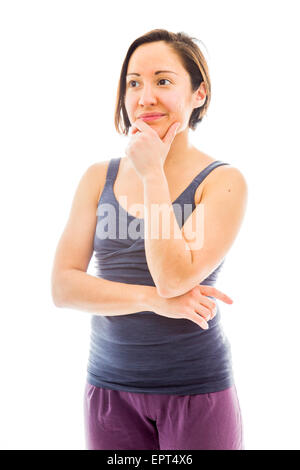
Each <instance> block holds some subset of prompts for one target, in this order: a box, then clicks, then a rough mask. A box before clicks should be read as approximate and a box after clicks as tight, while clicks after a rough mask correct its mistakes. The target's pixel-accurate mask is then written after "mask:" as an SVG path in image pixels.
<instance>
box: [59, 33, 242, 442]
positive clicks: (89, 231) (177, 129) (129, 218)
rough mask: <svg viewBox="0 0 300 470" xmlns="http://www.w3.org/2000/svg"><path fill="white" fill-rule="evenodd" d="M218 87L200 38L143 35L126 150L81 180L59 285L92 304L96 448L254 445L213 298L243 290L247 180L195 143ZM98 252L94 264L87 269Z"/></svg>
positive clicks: (122, 103) (90, 418) (67, 302)
mask: <svg viewBox="0 0 300 470" xmlns="http://www.w3.org/2000/svg"><path fill="white" fill-rule="evenodd" d="M210 94H211V84H210V77H209V72H208V67H207V63H206V61H205V58H204V56H203V54H202V52H201V51H200V49H199V47H198V46H197V45H196V44H195V42H194V41H193V38H190V37H189V36H187V35H186V34H184V33H178V34H174V33H171V32H168V31H166V30H153V31H150V32H149V33H147V34H145V35H143V36H142V37H140V38H138V39H137V40H135V41H134V42H133V43H132V45H131V46H130V48H129V50H128V52H127V55H126V58H125V60H124V63H123V66H122V70H121V76H120V82H119V88H118V96H117V105H116V110H115V126H116V129H117V131H118V132H120V131H121V132H122V133H123V134H125V135H128V131H129V128H130V127H132V133H131V136H130V139H129V143H128V146H127V148H126V153H125V154H126V156H124V157H122V158H113V159H111V160H109V161H105V162H101V163H96V164H93V165H91V166H90V167H89V168H88V169H87V171H86V172H85V174H84V175H83V177H82V178H81V181H80V183H79V185H78V189H77V191H76V194H75V197H74V201H73V205H72V209H71V214H70V218H69V221H68V223H67V226H66V228H65V230H64V232H63V235H62V237H61V240H60V242H59V245H58V247H57V251H56V256H55V261H54V267H53V273H52V292H53V294H52V295H53V299H54V302H55V305H57V306H59V307H65V308H73V309H74V308H75V309H80V310H85V311H88V312H91V313H93V316H92V321H91V347H90V354H89V360H88V368H87V383H86V389H85V396H84V412H85V425H86V429H85V432H86V444H87V448H88V449H115V450H116V449H123V450H131V449H138V450H139V449H179V450H182V449H207V450H208V449H215V450H217V449H220V450H224V449H227V450H229V449H235V450H238V449H243V448H244V444H243V436H242V419H241V412H240V407H239V402H238V397H237V392H236V388H235V384H234V378H233V371H232V362H231V351H230V344H229V342H228V340H227V338H226V337H225V335H224V333H223V331H222V327H221V324H220V312H219V308H218V304H217V303H216V302H215V301H214V300H216V299H219V300H222V301H223V302H225V303H227V304H231V303H232V300H231V299H230V298H229V297H228V296H226V295H225V294H223V293H222V292H220V291H219V290H217V289H216V288H215V287H214V284H215V282H216V278H217V274H218V272H219V270H220V268H221V266H222V264H223V262H224V257H225V255H226V254H227V253H228V251H229V249H230V247H231V246H232V244H233V241H234V239H235V238H236V236H237V234H238V231H239V229H240V226H241V223H242V219H243V216H244V212H245V207H246V199H247V185H246V182H245V179H244V177H243V175H242V174H241V172H240V171H239V170H238V169H237V168H234V167H232V166H230V165H229V164H228V163H226V162H221V161H219V160H214V159H213V158H212V157H210V156H208V155H206V154H205V153H203V152H201V151H200V150H198V149H197V148H195V147H194V146H192V145H191V144H190V143H189V129H192V130H195V129H196V127H197V125H198V123H200V122H201V120H202V118H203V116H204V115H205V113H206V111H207V108H208V105H209V102H210ZM151 114H152V117H151V116H150V115H151ZM153 114H156V117H155V116H153ZM147 115H148V117H147ZM121 121H123V122H121ZM157 209H159V210H160V209H164V211H162V214H163V217H162V220H163V223H165V222H167V223H166V226H167V229H168V234H167V236H165V232H164V230H163V224H161V222H160V221H161V218H160V216H159V212H158V211H157ZM95 211H96V216H95ZM157 215H158V217H157ZM153 234H155V236H153ZM93 252H95V258H96V266H97V276H96V277H95V276H91V275H89V274H87V272H86V271H87V268H88V265H89V262H90V259H91V256H92V254H93ZM215 307H216V308H215Z"/></svg>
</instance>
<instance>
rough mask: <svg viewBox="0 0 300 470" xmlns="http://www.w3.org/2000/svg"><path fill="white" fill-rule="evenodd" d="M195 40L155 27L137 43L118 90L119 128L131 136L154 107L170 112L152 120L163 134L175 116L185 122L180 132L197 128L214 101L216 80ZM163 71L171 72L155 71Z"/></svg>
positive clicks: (116, 123)
mask: <svg viewBox="0 0 300 470" xmlns="http://www.w3.org/2000/svg"><path fill="white" fill-rule="evenodd" d="M193 39H194V38H191V37H189V36H187V35H186V34H184V33H177V34H175V33H171V32H169V31H167V30H164V29H155V30H152V31H150V32H149V33H147V34H145V35H143V36H141V37H140V38H138V39H136V40H135V41H134V42H133V43H132V44H131V46H130V47H129V49H128V52H127V55H126V57H125V60H124V63H123V65H122V69H121V74H120V80H119V86H118V93H117V101H116V108H115V127H116V129H117V131H118V132H119V133H123V134H125V135H127V134H128V131H129V127H130V126H131V125H132V123H133V122H134V121H135V120H136V119H137V118H138V116H139V115H140V114H141V113H148V112H160V113H164V114H165V116H164V117H163V118H161V119H159V120H157V121H148V122H147V124H148V125H151V127H153V128H154V129H155V130H156V131H157V132H158V133H159V134H160V135H161V136H162V135H164V134H165V132H166V131H167V129H168V128H169V127H170V125H171V124H172V123H173V122H175V121H180V122H181V126H180V128H179V130H178V132H180V131H182V130H184V129H186V128H188V127H189V128H190V129H192V130H195V129H196V127H197V125H198V123H199V122H201V121H202V118H203V116H204V115H205V114H206V111H207V108H208V106H209V103H210V97H211V83H210V76H209V71H208V66H207V62H206V60H205V58H204V56H203V54H202V52H201V50H200V49H199V47H198V46H197V45H196V44H195V43H194V42H193ZM160 70H168V71H169V72H163V73H160V74H157V73H155V72H158V71H160ZM172 72H173V73H172ZM128 74H130V75H128ZM137 74H139V75H137Z"/></svg>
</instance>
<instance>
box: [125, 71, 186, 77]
mask: <svg viewBox="0 0 300 470" xmlns="http://www.w3.org/2000/svg"><path fill="white" fill-rule="evenodd" d="M159 73H175V75H178V73H176V72H172V70H157V71H156V72H154V75H158V74H159ZM129 75H137V76H138V77H140V76H141V74H140V73H128V74H127V75H126V77H128V76H129Z"/></svg>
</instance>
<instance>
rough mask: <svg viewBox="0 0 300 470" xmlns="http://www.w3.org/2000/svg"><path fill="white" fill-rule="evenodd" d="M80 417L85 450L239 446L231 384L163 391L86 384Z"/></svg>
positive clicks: (239, 430) (240, 434)
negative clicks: (197, 390) (180, 391)
mask: <svg viewBox="0 0 300 470" xmlns="http://www.w3.org/2000/svg"><path fill="white" fill-rule="evenodd" d="M84 418H85V437H86V447H87V449H88V450H146V449H148V450H163V449H166V450H185V449H188V450H194V449H195V450H199V449H200V450H244V443H243V429H242V416H241V410H240V406H239V401H238V397H237V392H236V388H235V385H233V386H232V387H230V388H227V389H226V390H222V391H220V392H214V393H201V394H198V395H167V394H148V393H133V392H124V391H119V390H111V389H106V388H100V387H95V386H94V385H91V384H89V383H86V386H85V393H84Z"/></svg>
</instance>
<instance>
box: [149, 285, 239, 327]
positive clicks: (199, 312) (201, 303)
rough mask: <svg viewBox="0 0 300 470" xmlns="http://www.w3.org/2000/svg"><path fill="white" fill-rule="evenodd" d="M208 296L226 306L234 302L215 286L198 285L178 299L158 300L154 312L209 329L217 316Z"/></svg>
mask: <svg viewBox="0 0 300 470" xmlns="http://www.w3.org/2000/svg"><path fill="white" fill-rule="evenodd" d="M207 296H211V297H215V298H216V299H219V300H222V302H225V303H226V304H232V303H233V300H232V299H231V298H230V297H228V296H227V295H226V294H224V293H223V292H221V291H219V290H218V289H216V288H215V287H213V286H205V285H201V284H200V285H198V286H195V287H193V289H191V290H190V291H188V292H186V293H185V294H182V295H179V296H177V297H171V298H164V297H159V299H157V298H156V302H155V305H154V306H153V307H154V308H153V311H154V312H155V313H157V314H158V315H162V316H164V317H169V318H186V319H187V320H191V321H193V322H194V323H197V325H199V326H201V328H204V329H207V328H208V323H207V322H208V321H209V320H211V319H212V318H214V316H215V315H216V310H217V306H216V303H215V302H214V301H213V300H212V299H210V298H209V297H207Z"/></svg>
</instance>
